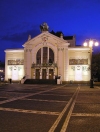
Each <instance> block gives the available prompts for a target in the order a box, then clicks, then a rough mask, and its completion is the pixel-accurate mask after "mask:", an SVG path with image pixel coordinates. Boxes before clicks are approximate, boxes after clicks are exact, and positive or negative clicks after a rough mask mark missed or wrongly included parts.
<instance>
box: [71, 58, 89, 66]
mask: <svg viewBox="0 0 100 132" xmlns="http://www.w3.org/2000/svg"><path fill="white" fill-rule="evenodd" d="M69 65H88V59H69Z"/></svg>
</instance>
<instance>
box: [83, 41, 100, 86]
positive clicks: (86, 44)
mask: <svg viewBox="0 0 100 132" xmlns="http://www.w3.org/2000/svg"><path fill="white" fill-rule="evenodd" d="M83 45H84V46H85V47H90V61H91V62H90V63H91V64H90V70H91V76H90V88H94V86H93V73H92V47H93V46H98V45H99V42H98V41H97V40H95V39H86V40H85V42H84V43H83Z"/></svg>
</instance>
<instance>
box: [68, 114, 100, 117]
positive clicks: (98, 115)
mask: <svg viewBox="0 0 100 132" xmlns="http://www.w3.org/2000/svg"><path fill="white" fill-rule="evenodd" d="M71 116H91V117H92V116H97V117H100V114H96V113H91V114H87V113H73V114H72V115H71Z"/></svg>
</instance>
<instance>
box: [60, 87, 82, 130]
mask: <svg viewBox="0 0 100 132" xmlns="http://www.w3.org/2000/svg"><path fill="white" fill-rule="evenodd" d="M79 89H80V87H78V90H77V92H76V95H75V99H74V100H73V103H72V105H71V107H70V110H69V112H68V115H67V117H66V119H65V122H64V124H63V126H62V128H61V131H60V132H66V129H67V126H68V123H69V120H70V117H71V114H72V111H73V108H74V106H75V102H76V98H77V96H78V93H79Z"/></svg>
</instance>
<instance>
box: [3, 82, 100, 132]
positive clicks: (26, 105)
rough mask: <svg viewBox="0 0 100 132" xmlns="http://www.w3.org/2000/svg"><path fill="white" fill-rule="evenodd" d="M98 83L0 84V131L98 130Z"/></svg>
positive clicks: (68, 131) (76, 131) (50, 131)
mask: <svg viewBox="0 0 100 132" xmlns="http://www.w3.org/2000/svg"><path fill="white" fill-rule="evenodd" d="M99 123H100V87H96V86H95V87H94V88H90V87H89V86H88V85H86V84H84V85H82V84H65V85H35V84H34V85H27V84H6V85H1V86H0V132H100V125H99Z"/></svg>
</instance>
